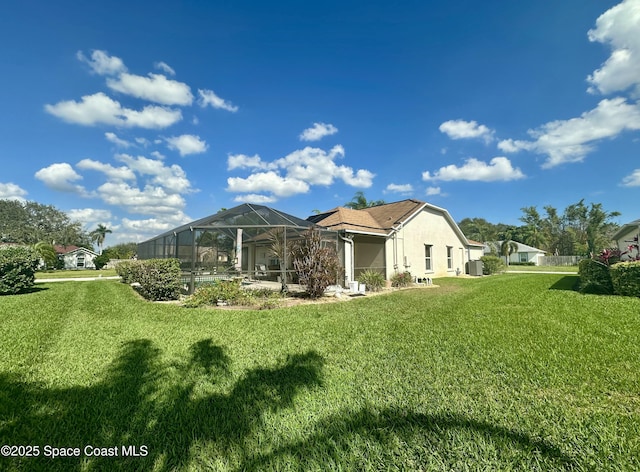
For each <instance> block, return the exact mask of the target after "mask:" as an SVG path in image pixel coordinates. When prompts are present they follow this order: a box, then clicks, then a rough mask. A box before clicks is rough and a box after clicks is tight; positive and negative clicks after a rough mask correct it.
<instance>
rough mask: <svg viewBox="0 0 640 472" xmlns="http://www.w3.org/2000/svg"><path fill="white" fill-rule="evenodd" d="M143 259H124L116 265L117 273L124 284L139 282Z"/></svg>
mask: <svg viewBox="0 0 640 472" xmlns="http://www.w3.org/2000/svg"><path fill="white" fill-rule="evenodd" d="M141 266H142V261H122V262H120V263H119V264H118V265H117V266H116V274H118V275H119V276H120V281H121V282H122V283H124V284H132V283H134V282H139V279H140V268H141Z"/></svg>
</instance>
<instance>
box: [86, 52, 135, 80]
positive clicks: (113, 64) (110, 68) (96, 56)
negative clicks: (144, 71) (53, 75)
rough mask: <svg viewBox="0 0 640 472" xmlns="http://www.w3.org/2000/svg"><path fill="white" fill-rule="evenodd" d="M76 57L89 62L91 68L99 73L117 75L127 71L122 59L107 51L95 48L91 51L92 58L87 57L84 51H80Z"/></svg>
mask: <svg viewBox="0 0 640 472" xmlns="http://www.w3.org/2000/svg"><path fill="white" fill-rule="evenodd" d="M76 57H77V58H78V60H80V61H82V62H84V63H86V64H88V65H89V67H91V70H93V72H95V73H96V74H99V75H116V74H120V73H122V72H126V71H127V68H126V67H125V65H124V63H123V62H122V59H120V58H119V57H115V56H110V55H109V54H108V53H107V52H106V51H101V50H94V51H92V52H91V58H87V57H86V56H85V55H84V53H83V52H82V51H78V52H77V54H76Z"/></svg>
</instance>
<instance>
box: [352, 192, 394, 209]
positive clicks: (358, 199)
mask: <svg viewBox="0 0 640 472" xmlns="http://www.w3.org/2000/svg"><path fill="white" fill-rule="evenodd" d="M384 204H385V201H384V200H371V201H368V200H367V197H365V196H364V192H356V194H355V195H354V196H353V198H352V199H351V201H350V202H347V203H345V204H344V206H345V207H346V208H351V209H352V210H362V209H363V208H371V207H374V206H378V205H384Z"/></svg>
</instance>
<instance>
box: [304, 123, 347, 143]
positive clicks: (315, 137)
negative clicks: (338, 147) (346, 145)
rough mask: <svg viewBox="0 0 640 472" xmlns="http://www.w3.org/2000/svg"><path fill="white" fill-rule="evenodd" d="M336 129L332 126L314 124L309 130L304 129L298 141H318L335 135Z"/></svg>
mask: <svg viewBox="0 0 640 472" xmlns="http://www.w3.org/2000/svg"><path fill="white" fill-rule="evenodd" d="M337 132H338V128H336V127H335V126H333V125H332V124H327V123H314V124H313V126H312V127H311V128H307V129H305V130H304V131H303V132H302V133H301V134H300V136H299V138H300V141H319V140H320V139H322V138H324V137H325V136H331V135H332V134H336V133H337Z"/></svg>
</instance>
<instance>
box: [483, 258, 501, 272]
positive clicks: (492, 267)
mask: <svg viewBox="0 0 640 472" xmlns="http://www.w3.org/2000/svg"><path fill="white" fill-rule="evenodd" d="M480 260H481V261H482V273H483V274H484V275H493V274H497V273H499V272H504V270H505V267H506V266H505V264H504V262H503V260H502V259H500V258H499V257H498V256H482V257H481V258H480Z"/></svg>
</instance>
